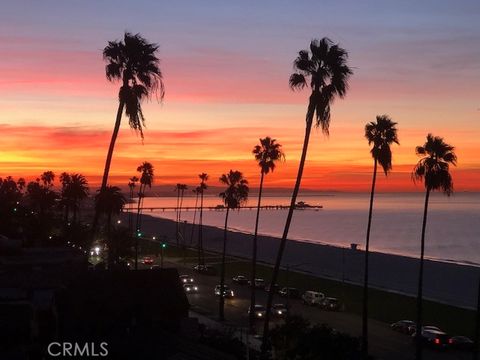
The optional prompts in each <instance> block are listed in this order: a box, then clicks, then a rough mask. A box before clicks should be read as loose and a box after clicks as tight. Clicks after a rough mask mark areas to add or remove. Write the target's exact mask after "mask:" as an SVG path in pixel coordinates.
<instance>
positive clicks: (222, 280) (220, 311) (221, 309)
mask: <svg viewBox="0 0 480 360" xmlns="http://www.w3.org/2000/svg"><path fill="white" fill-rule="evenodd" d="M229 210H230V208H229V207H227V213H226V214H225V227H224V228H223V251H222V268H221V271H220V301H219V303H218V304H219V306H218V317H219V319H220V321H223V320H225V313H224V307H225V298H224V297H223V292H224V290H223V287H224V286H225V253H226V251H227V225H228V213H229Z"/></svg>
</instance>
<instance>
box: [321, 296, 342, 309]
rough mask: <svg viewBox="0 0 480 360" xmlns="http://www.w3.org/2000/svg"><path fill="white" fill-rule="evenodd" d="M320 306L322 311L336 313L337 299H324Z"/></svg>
mask: <svg viewBox="0 0 480 360" xmlns="http://www.w3.org/2000/svg"><path fill="white" fill-rule="evenodd" d="M320 306H321V307H322V309H325V310H330V311H337V310H338V308H339V307H340V305H339V303H338V299H337V298H333V297H327V298H325V299H324V300H323V301H322V304H321V305H320Z"/></svg>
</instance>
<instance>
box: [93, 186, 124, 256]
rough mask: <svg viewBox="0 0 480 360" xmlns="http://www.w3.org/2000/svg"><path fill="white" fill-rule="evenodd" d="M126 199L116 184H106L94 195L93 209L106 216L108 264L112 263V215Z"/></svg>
mask: <svg viewBox="0 0 480 360" xmlns="http://www.w3.org/2000/svg"><path fill="white" fill-rule="evenodd" d="M125 202H126V199H125V197H124V196H123V194H122V192H121V190H120V188H119V187H117V186H107V187H106V188H105V189H104V190H103V191H102V190H101V189H100V190H98V191H97V194H96V195H95V210H96V211H98V213H99V214H104V215H106V217H107V243H108V244H109V245H110V246H109V257H108V262H109V264H110V265H111V264H113V263H114V260H115V259H113V253H114V251H113V249H114V247H115V246H112V245H113V244H112V240H113V239H112V236H111V234H112V231H111V229H112V215H116V214H119V213H120V212H121V211H122V209H123V207H124V206H125Z"/></svg>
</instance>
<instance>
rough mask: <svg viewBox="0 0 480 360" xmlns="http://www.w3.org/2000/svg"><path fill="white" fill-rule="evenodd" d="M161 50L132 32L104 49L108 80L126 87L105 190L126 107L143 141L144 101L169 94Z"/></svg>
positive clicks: (122, 89)
mask: <svg viewBox="0 0 480 360" xmlns="http://www.w3.org/2000/svg"><path fill="white" fill-rule="evenodd" d="M157 50H158V45H157V44H154V43H149V42H148V41H147V40H146V39H144V38H143V37H142V36H141V35H140V34H135V35H133V34H130V33H128V32H126V33H125V35H124V38H123V41H121V40H120V41H109V42H108V45H107V46H106V47H105V49H103V58H104V60H105V61H106V62H107V65H106V67H105V75H106V76H107V79H108V80H109V81H112V82H116V81H121V82H122V85H121V87H120V91H119V93H118V101H119V104H118V110H117V117H116V120H115V127H114V129H113V133H112V139H111V141H110V146H109V148H108V154H107V160H106V162H105V170H104V172H103V179H102V188H104V187H105V186H107V182H108V173H109V170H110V163H111V161H112V155H113V150H114V147H115V141H116V139H117V135H118V131H119V129H120V123H121V120H122V113H123V110H124V108H125V114H126V115H127V117H128V122H129V124H130V127H131V128H132V129H134V130H135V131H138V132H139V133H140V136H141V137H142V138H143V126H144V125H145V117H144V116H143V112H142V106H141V104H142V101H143V100H144V99H146V98H148V97H149V96H151V95H152V94H157V95H158V96H159V98H160V99H163V97H164V95H165V90H164V86H163V81H162V72H161V70H160V60H159V59H158V57H157Z"/></svg>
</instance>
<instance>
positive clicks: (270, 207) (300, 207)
mask: <svg viewBox="0 0 480 360" xmlns="http://www.w3.org/2000/svg"><path fill="white" fill-rule="evenodd" d="M256 208H257V207H256V206H241V207H240V209H246V210H254V209H256ZM289 208H290V206H289V205H263V206H260V209H262V210H287V209H289ZM196 209H197V210H200V206H197V207H196ZM226 209H227V208H226V207H225V206H223V205H217V206H204V207H203V210H204V211H206V210H208V211H223V210H226ZM319 209H323V206H322V205H306V206H305V205H297V206H296V207H295V210H319ZM125 210H128V209H125ZM132 210H135V211H136V210H137V209H136V208H135V209H132ZM141 210H142V211H148V210H149V211H151V212H152V211H171V210H177V207H176V206H155V207H142V208H141ZM191 210H195V206H184V207H182V211H191ZM235 210H237V209H235Z"/></svg>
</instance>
